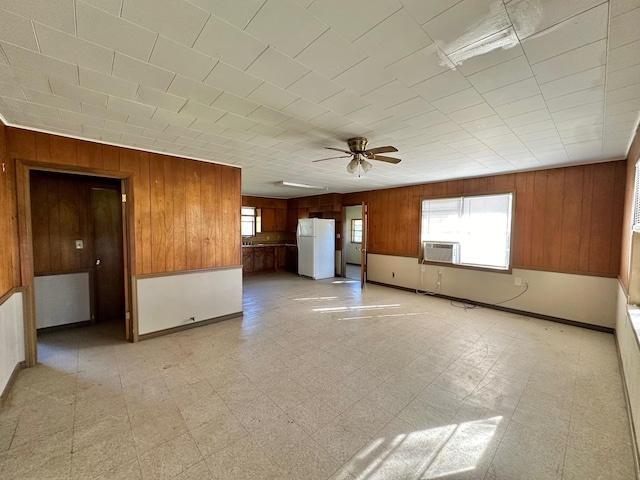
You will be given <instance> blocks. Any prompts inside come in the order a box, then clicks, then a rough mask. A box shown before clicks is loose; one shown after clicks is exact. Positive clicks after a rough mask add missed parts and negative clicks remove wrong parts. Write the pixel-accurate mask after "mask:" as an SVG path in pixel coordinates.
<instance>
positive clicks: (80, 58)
mask: <svg viewBox="0 0 640 480" xmlns="http://www.w3.org/2000/svg"><path fill="white" fill-rule="evenodd" d="M34 26H35V29H36V36H37V37H38V45H39V47H40V52H41V53H43V54H44V55H48V56H50V57H54V58H58V59H60V60H64V61H66V62H70V63H75V64H78V65H84V66H86V67H87V68H90V69H92V70H96V71H98V72H101V73H111V66H112V65H113V54H114V52H113V50H109V49H107V48H104V47H100V46H98V45H96V44H95V43H91V42H87V41H86V40H82V39H80V38H78V37H76V36H74V35H69V34H67V33H64V32H61V31H60V30H56V29H54V28H51V27H47V26H46V25H42V24H39V23H35V24H34Z"/></svg>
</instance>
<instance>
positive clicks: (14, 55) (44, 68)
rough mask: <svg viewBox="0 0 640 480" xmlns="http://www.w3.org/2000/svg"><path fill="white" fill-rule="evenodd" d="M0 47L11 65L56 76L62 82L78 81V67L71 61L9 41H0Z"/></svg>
mask: <svg viewBox="0 0 640 480" xmlns="http://www.w3.org/2000/svg"><path fill="white" fill-rule="evenodd" d="M0 47H1V48H2V51H3V52H4V54H5V56H6V57H7V60H8V61H9V63H10V65H11V66H12V67H15V68H21V69H23V70H29V71H31V72H34V73H39V74H42V75H46V76H48V77H52V78H57V79H58V80H62V81H64V82H69V83H78V67H77V66H76V65H74V64H72V63H69V62H65V61H62V60H57V59H55V58H52V57H48V56H46V55H42V54H40V53H36V52H33V51H31V50H28V49H26V48H22V47H17V46H15V45H11V44H9V43H4V42H0Z"/></svg>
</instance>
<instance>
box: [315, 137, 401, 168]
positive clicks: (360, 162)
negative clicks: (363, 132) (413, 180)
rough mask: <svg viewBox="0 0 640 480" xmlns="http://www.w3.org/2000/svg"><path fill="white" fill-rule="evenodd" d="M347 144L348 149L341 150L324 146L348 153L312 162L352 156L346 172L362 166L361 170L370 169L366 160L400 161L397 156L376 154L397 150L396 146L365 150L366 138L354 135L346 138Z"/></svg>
mask: <svg viewBox="0 0 640 480" xmlns="http://www.w3.org/2000/svg"><path fill="white" fill-rule="evenodd" d="M347 144H348V145H349V150H342V149H341V148H335V147H324V148H326V149H328V150H336V151H338V152H343V153H348V155H340V156H338V157H329V158H321V159H320V160H314V161H313V162H324V161H325V160H333V159H334V158H348V157H352V159H351V161H350V162H349V164H348V165H347V172H349V173H356V172H357V171H358V176H360V174H359V169H360V168H362V171H363V172H365V173H366V172H368V171H369V170H371V167H372V166H373V165H371V163H369V162H368V161H367V160H379V161H381V162H387V163H400V159H399V158H393V157H385V156H382V155H378V154H379V153H389V152H397V151H398V149H397V148H396V147H391V146H386V147H376V148H370V149H369V150H367V139H366V138H364V137H355V138H350V139H349V140H347Z"/></svg>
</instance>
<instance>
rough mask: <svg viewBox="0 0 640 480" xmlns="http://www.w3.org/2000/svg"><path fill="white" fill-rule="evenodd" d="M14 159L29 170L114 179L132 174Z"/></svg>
mask: <svg viewBox="0 0 640 480" xmlns="http://www.w3.org/2000/svg"><path fill="white" fill-rule="evenodd" d="M14 160H15V161H16V163H20V164H21V165H23V166H24V167H26V168H27V169H29V170H40V171H43V172H54V173H65V174H71V175H88V176H93V177H106V178H116V179H127V178H129V177H131V175H132V173H130V172H119V171H116V170H103V169H100V168H91V167H81V166H78V165H64V164H60V163H47V162H38V161H34V160H24V159H22V158H15V159H14Z"/></svg>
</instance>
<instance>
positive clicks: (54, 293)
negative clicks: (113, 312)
mask: <svg viewBox="0 0 640 480" xmlns="http://www.w3.org/2000/svg"><path fill="white" fill-rule="evenodd" d="M33 286H34V295H35V302H36V323H37V326H38V328H45V327H55V326H57V325H67V324H70V323H77V322H86V321H87V320H91V293H90V288H91V287H90V283H89V273H88V272H79V273H65V274H60V275H45V276H38V277H34V278H33Z"/></svg>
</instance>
